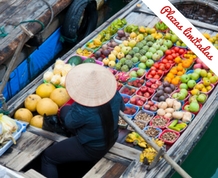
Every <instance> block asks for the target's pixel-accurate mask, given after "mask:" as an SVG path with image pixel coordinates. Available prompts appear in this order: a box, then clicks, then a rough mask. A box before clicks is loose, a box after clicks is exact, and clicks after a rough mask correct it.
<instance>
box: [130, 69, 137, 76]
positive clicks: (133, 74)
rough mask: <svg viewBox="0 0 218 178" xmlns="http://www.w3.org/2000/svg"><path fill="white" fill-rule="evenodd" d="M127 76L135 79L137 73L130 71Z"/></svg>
mask: <svg viewBox="0 0 218 178" xmlns="http://www.w3.org/2000/svg"><path fill="white" fill-rule="evenodd" d="M129 75H130V77H137V73H136V71H135V70H133V71H131V72H130V74H129Z"/></svg>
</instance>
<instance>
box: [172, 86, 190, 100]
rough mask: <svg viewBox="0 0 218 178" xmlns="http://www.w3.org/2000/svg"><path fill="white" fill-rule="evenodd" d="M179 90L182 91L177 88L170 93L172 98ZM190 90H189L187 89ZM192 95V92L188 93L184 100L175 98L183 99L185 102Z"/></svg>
mask: <svg viewBox="0 0 218 178" xmlns="http://www.w3.org/2000/svg"><path fill="white" fill-rule="evenodd" d="M179 91H180V89H177V90H175V91H173V92H172V93H171V95H170V97H171V98H173V94H175V93H179ZM187 92H188V91H187ZM190 96H191V94H190V93H189V92H188V94H187V96H186V97H185V99H183V100H179V99H177V98H175V99H177V100H178V101H181V102H182V101H183V102H186V101H187V100H188V99H189V97H190Z"/></svg>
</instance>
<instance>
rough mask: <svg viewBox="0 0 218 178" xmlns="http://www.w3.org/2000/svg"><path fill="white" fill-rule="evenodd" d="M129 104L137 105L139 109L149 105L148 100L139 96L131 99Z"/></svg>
mask: <svg viewBox="0 0 218 178" xmlns="http://www.w3.org/2000/svg"><path fill="white" fill-rule="evenodd" d="M128 103H129V104H133V105H136V106H138V107H139V108H142V106H143V105H144V104H146V103H147V98H145V97H143V96H139V95H133V96H132V97H130V100H129V102H128Z"/></svg>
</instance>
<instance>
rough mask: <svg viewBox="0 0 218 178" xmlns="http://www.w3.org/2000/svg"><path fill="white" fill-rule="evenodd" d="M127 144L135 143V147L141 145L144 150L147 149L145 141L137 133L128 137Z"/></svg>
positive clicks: (132, 133)
mask: <svg viewBox="0 0 218 178" xmlns="http://www.w3.org/2000/svg"><path fill="white" fill-rule="evenodd" d="M126 142H129V143H133V144H134V145H139V146H140V147H142V148H146V147H147V143H146V142H145V140H144V139H143V138H142V137H141V136H140V135H139V134H138V133H136V132H131V133H129V134H128V135H127V137H126Z"/></svg>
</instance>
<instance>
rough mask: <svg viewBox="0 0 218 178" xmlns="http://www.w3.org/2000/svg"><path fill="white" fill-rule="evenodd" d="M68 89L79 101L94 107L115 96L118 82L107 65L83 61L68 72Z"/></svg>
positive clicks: (73, 97)
mask: <svg viewBox="0 0 218 178" xmlns="http://www.w3.org/2000/svg"><path fill="white" fill-rule="evenodd" d="M66 90H67V92H68V94H69V95H70V97H71V98H72V99H73V100H74V101H76V102H77V103H79V104H81V105H84V106H89V107H94V106H100V105H102V104H105V103H107V102H108V101H109V100H111V99H112V98H113V96H114V95H115V93H116V90H117V82H116V79H115V77H114V75H113V74H112V73H111V72H110V71H109V70H108V69H106V68H105V67H103V66H100V65H98V64H94V63H83V64H79V65H77V66H75V67H73V68H72V69H71V70H70V71H69V72H68V74H67V76H66Z"/></svg>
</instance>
